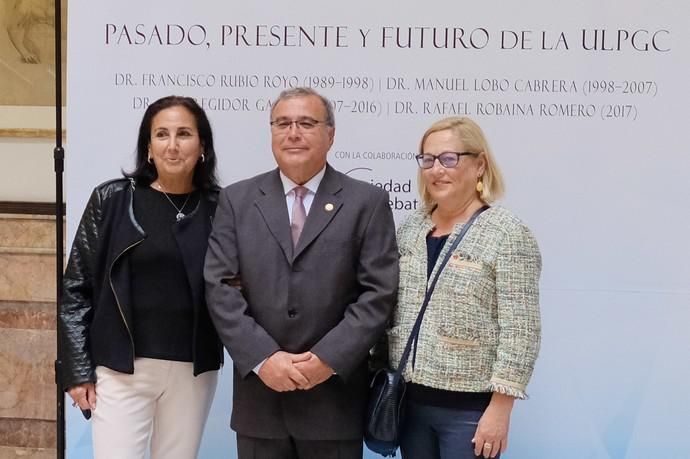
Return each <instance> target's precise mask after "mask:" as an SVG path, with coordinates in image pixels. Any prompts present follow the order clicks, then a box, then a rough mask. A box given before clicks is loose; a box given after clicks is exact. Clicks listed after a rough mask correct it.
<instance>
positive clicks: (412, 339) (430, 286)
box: [394, 205, 489, 382]
mask: <svg viewBox="0 0 690 459" xmlns="http://www.w3.org/2000/svg"><path fill="white" fill-rule="evenodd" d="M488 208H489V206H488V205H484V206H482V207H481V208H480V209H478V210H477V211H476V212H475V213H474V214H472V216H471V217H470V219H469V220H467V223H465V225H464V226H463V227H462V230H461V231H460V234H458V237H456V238H455V241H453V244H452V245H451V246H450V248H449V249H448V252H446V256H445V257H444V258H443V260H442V261H441V264H439V266H438V269H437V270H436V275H434V278H433V279H432V280H431V283H430V284H428V287H427V290H426V294H425V295H424V302H423V303H422V308H421V309H420V310H419V314H418V315H417V320H416V321H415V323H414V326H413V327H412V332H411V333H410V337H409V338H408V339H407V344H406V345H405V350H404V351H403V354H402V357H401V358H400V363H399V364H398V369H397V370H396V372H395V376H394V379H395V382H397V380H398V379H400V378H401V377H402V373H403V371H404V370H405V366H406V365H407V360H408V359H409V358H410V351H411V350H412V343H413V342H414V343H415V351H416V348H417V346H416V342H417V337H418V336H419V330H420V329H421V327H422V319H423V318H424V312H426V307H427V305H428V304H429V300H430V299H431V294H432V293H433V292H434V288H435V287H436V281H438V278H439V276H440V275H441V271H443V268H444V267H445V266H446V263H448V260H450V257H451V256H452V255H453V251H454V250H455V248H456V247H457V246H458V244H460V241H461V240H462V238H463V237H465V234H466V233H467V231H468V230H469V229H470V226H472V223H474V221H475V220H476V219H477V217H479V215H480V214H481V213H482V212H484V211H485V210H486V209H488ZM415 354H416V352H415ZM412 360H413V363H412V367H413V368H414V358H413V359H412Z"/></svg>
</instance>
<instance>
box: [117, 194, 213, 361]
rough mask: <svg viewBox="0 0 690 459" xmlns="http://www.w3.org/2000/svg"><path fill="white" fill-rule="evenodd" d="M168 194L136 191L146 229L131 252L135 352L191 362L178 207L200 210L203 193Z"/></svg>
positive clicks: (138, 210) (187, 291) (191, 318)
mask: <svg viewBox="0 0 690 459" xmlns="http://www.w3.org/2000/svg"><path fill="white" fill-rule="evenodd" d="M167 196H168V197H167V198H166V195H165V194H164V193H162V192H159V191H155V190H153V189H151V188H149V187H137V188H136V189H135V191H134V215H135V217H136V220H137V222H139V224H140V225H141V227H142V229H143V230H144V232H145V233H146V239H144V241H143V242H141V243H140V244H138V245H137V246H136V247H134V248H133V249H132V254H131V266H132V271H131V272H132V279H131V288H132V314H133V320H132V322H133V328H134V329H133V330H132V333H133V335H134V351H135V355H136V356H137V357H149V358H155V359H164V360H175V361H182V362H191V361H192V360H193V358H192V342H193V325H194V308H193V304H192V297H191V291H190V286H189V281H188V280H187V274H186V273H185V267H184V263H183V260H182V256H181V254H180V248H179V247H178V246H177V242H176V240H175V238H174V235H173V226H174V225H175V224H176V222H177V220H176V215H177V214H178V212H179V211H181V212H182V213H184V214H186V213H188V212H191V211H192V210H194V209H195V208H196V206H197V204H198V202H199V196H200V193H199V191H194V192H192V193H188V194H171V193H168V195H167ZM168 198H170V200H172V202H173V203H174V204H175V205H174V206H173V204H172V203H170V201H169V200H168ZM178 209H179V210H178ZM187 218H193V217H187Z"/></svg>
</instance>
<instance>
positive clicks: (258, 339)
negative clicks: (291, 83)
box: [204, 88, 398, 459]
mask: <svg viewBox="0 0 690 459" xmlns="http://www.w3.org/2000/svg"><path fill="white" fill-rule="evenodd" d="M334 135H335V120H334V116H333V110H332V108H331V105H330V104H329V102H328V100H326V99H325V98H324V97H322V96H321V95H319V94H318V93H317V92H315V91H314V90H312V89H308V88H295V89H290V90H287V91H284V92H283V93H281V95H280V96H279V97H278V99H277V100H276V101H275V102H274V104H273V108H272V112H271V137H272V149H273V155H274V157H275V159H276V162H277V163H278V169H276V170H273V171H271V172H268V173H265V174H261V175H258V176H256V177H253V178H251V179H248V180H244V181H241V182H238V183H235V184H233V185H231V186H229V187H227V188H226V189H224V190H223V191H222V192H221V193H220V196H219V199H218V209H217V211H216V216H215V221H214V225H213V232H212V234H211V237H210V239H209V247H208V252H207V255H206V265H205V272H204V275H205V278H206V287H207V293H206V295H207V300H208V306H209V309H210V312H211V317H212V318H213V320H214V323H215V325H216V328H217V329H218V334H219V335H220V337H221V339H222V341H223V343H224V344H225V347H226V348H227V349H228V352H229V353H230V356H231V357H232V360H233V364H234V368H233V370H234V371H233V384H234V386H233V412H232V420H231V426H232V428H233V429H234V430H235V431H236V432H237V448H238V453H239V457H240V459H246V458H255V459H262V458H265V459H282V458H299V459H312V458H313V459H317V458H318V459H328V458H331V457H332V458H344V459H350V458H351V459H354V458H361V457H362V429H363V423H364V413H365V410H366V403H367V389H368V372H367V356H368V351H369V349H370V348H371V347H372V346H373V345H374V343H375V342H376V341H377V339H378V337H379V336H380V335H381V333H382V332H383V329H384V326H385V324H386V322H387V320H388V318H389V315H390V313H391V310H392V307H393V303H394V301H395V298H396V292H397V286H398V252H397V246H396V242H395V228H394V223H393V216H392V213H391V209H390V205H389V201H388V193H386V192H385V191H383V190H382V189H380V188H377V187H375V186H373V185H371V184H368V183H365V182H361V181H358V180H355V179H352V178H350V177H348V176H346V175H344V174H342V173H340V172H337V171H336V170H334V169H333V168H332V167H331V166H330V165H328V164H327V161H326V156H327V154H328V150H329V149H330V147H331V145H332V144H333V138H334Z"/></svg>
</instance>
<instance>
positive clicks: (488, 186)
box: [417, 116, 504, 212]
mask: <svg viewBox="0 0 690 459" xmlns="http://www.w3.org/2000/svg"><path fill="white" fill-rule="evenodd" d="M446 130H448V131H451V132H452V133H453V134H454V135H455V136H456V137H457V138H458V140H460V141H461V142H462V144H463V145H464V146H465V151H468V152H470V153H477V154H480V153H482V154H483V156H484V160H485V161H486V167H485V169H484V174H483V175H482V185H483V186H484V190H483V191H482V193H481V195H480V196H479V198H480V199H481V200H482V201H484V202H486V203H487V204H491V203H492V202H494V201H496V200H497V199H499V198H500V197H501V196H502V195H503V192H504V185H503V177H502V176H501V171H500V170H499V169H498V165H497V164H496V161H495V160H494V157H493V154H492V153H491V148H489V143H488V142H487V140H486V137H485V136H484V132H483V131H482V128H480V127H479V125H478V124H477V123H475V122H474V121H472V120H471V119H469V118H467V117H460V116H453V117H450V118H444V119H442V120H439V121H436V122H435V123H434V124H432V125H431V126H430V127H429V129H427V130H426V132H425V133H424V135H423V136H422V140H421V142H419V152H420V153H424V143H425V142H426V139H427V138H428V137H429V135H431V134H433V133H434V132H439V131H446ZM417 183H418V184H419V195H420V197H421V198H422V202H423V203H424V207H425V209H426V210H427V211H429V212H431V211H432V210H433V209H434V207H436V203H435V202H434V201H433V199H431V195H430V194H429V192H428V191H427V189H426V183H425V182H424V177H423V175H422V169H419V172H418V175H417Z"/></svg>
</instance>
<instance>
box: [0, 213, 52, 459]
mask: <svg viewBox="0 0 690 459" xmlns="http://www.w3.org/2000/svg"><path fill="white" fill-rule="evenodd" d="M55 296H56V281H55V219H54V218H53V217H44V216H26V215H8V214H4V215H3V214H0V459H15V458H31V459H46V458H55V457H56V449H55V445H56V428H55V419H56V416H55V390H56V389H55V383H54V373H53V362H54V360H55V346H56V344H55V341H56V337H55Z"/></svg>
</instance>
